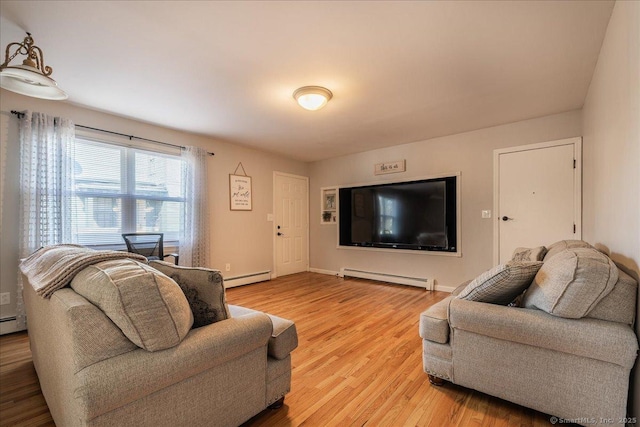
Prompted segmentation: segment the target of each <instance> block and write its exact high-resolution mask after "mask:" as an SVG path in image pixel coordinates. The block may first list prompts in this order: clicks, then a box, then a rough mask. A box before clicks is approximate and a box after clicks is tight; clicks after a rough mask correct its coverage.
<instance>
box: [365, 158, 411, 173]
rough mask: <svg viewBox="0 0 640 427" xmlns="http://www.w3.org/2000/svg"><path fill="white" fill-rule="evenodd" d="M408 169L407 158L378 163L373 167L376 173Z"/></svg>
mask: <svg viewBox="0 0 640 427" xmlns="http://www.w3.org/2000/svg"><path fill="white" fill-rule="evenodd" d="M405 170H406V161H405V160H396V161H394V162H384V163H378V164H376V165H375V167H374V169H373V173H374V174H375V175H384V174H387V173H398V172H404V171H405Z"/></svg>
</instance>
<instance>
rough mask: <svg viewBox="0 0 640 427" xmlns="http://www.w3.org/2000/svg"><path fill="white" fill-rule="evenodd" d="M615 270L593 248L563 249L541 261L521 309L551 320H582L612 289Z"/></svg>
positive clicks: (615, 277)
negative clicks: (535, 311) (536, 311)
mask: <svg viewBox="0 0 640 427" xmlns="http://www.w3.org/2000/svg"><path fill="white" fill-rule="evenodd" d="M617 281H618V268H617V267H616V265H615V264H614V263H613V261H611V259H609V257H608V256H606V255H605V254H603V253H601V252H598V251H597V250H596V249H595V248H575V249H565V250H563V251H562V252H560V253H558V254H557V255H554V256H553V258H551V259H549V260H548V261H545V263H544V265H543V266H542V268H541V269H540V271H539V272H538V274H536V277H535V279H534V280H533V283H532V284H531V286H530V287H529V289H528V290H527V293H526V294H525V297H524V306H525V307H527V308H537V309H540V310H543V311H546V312H547V313H549V314H553V315H554V316H559V317H565V318H569V319H579V318H581V317H584V316H586V315H587V314H588V313H589V312H590V311H591V310H592V309H593V308H594V307H595V306H596V304H598V302H600V300H602V299H603V298H604V297H605V296H607V294H609V292H611V290H612V289H613V287H614V286H615V284H616V282H617Z"/></svg>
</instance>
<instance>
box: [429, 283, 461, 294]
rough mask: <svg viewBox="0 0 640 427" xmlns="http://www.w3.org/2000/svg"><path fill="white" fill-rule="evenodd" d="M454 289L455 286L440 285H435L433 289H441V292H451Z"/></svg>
mask: <svg viewBox="0 0 640 427" xmlns="http://www.w3.org/2000/svg"><path fill="white" fill-rule="evenodd" d="M455 290H456V287H455V286H441V285H436V287H435V289H434V291H441V292H449V293H451V292H453V291H455Z"/></svg>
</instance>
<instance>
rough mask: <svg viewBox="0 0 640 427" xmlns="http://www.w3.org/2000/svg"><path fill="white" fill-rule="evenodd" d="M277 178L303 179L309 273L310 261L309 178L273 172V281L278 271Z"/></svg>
mask: <svg viewBox="0 0 640 427" xmlns="http://www.w3.org/2000/svg"><path fill="white" fill-rule="evenodd" d="M278 176H283V177H289V178H296V179H303V180H304V181H305V186H306V187H307V204H306V206H307V270H306V271H309V261H310V258H311V256H310V252H309V246H310V242H309V227H310V223H309V210H310V207H309V177H308V176H302V175H295V174H291V173H286V172H279V171H273V185H272V189H273V200H272V209H271V210H272V212H273V214H272V217H273V220H272V221H271V233H272V238H273V245H272V252H273V261H272V262H273V269H272V270H273V271H272V273H271V278H272V279H275V278H276V277H278V269H277V262H278V257H277V237H278V236H277V235H276V233H277V232H278V230H277V229H276V177H278Z"/></svg>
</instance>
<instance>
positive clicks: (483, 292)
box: [457, 261, 542, 305]
mask: <svg viewBox="0 0 640 427" xmlns="http://www.w3.org/2000/svg"><path fill="white" fill-rule="evenodd" d="M540 267H542V262H540V261H509V262H508V263H506V264H500V265H498V266H496V267H494V268H492V269H491V270H488V271H485V272H484V273H482V274H481V275H479V276H478V277H476V278H475V279H474V280H472V281H471V282H470V283H469V284H468V285H467V287H466V288H464V290H463V291H462V292H460V295H458V297H457V298H462V299H466V300H469V301H478V302H488V303H492V304H500V305H507V304H509V303H510V302H511V301H513V300H514V299H515V298H516V297H517V296H518V295H520V294H521V293H522V292H523V291H524V290H525V289H527V288H528V287H529V285H530V284H531V281H532V280H533V278H534V277H535V275H536V273H537V272H538V270H540Z"/></svg>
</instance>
